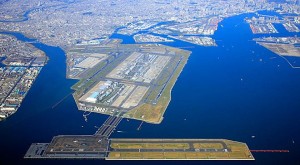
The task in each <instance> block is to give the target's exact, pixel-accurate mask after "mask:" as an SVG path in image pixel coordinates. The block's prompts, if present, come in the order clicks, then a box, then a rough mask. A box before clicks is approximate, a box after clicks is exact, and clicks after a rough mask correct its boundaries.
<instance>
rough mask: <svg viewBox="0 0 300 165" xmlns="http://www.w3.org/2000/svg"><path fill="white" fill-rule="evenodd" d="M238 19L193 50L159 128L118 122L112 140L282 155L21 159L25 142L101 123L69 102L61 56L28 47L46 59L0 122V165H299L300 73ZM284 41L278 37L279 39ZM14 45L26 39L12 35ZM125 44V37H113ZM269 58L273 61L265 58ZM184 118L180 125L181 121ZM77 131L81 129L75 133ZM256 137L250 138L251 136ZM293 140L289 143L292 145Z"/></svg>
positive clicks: (89, 130) (89, 129)
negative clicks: (239, 146)
mask: <svg viewBox="0 0 300 165" xmlns="http://www.w3.org/2000/svg"><path fill="white" fill-rule="evenodd" d="M245 16H249V15H240V16H235V17H231V18H228V19H225V20H224V21H223V22H221V25H223V27H221V26H219V30H218V31H217V32H216V34H215V35H214V36H213V37H214V38H215V39H216V41H217V44H218V47H200V46H195V45H192V44H189V43H185V42H180V41H176V42H174V43H166V44H167V45H170V46H175V47H185V46H195V47H194V48H190V49H189V50H191V51H193V53H192V55H191V56H190V58H189V60H188V63H187V65H186V66H185V68H184V70H183V72H182V74H181V75H180V77H179V79H178V81H177V82H176V84H175V86H174V88H173V91H172V101H171V102H170V105H169V107H168V109H167V111H166V113H165V115H164V117H165V118H164V120H163V122H162V123H161V124H159V125H153V124H145V123H144V124H143V126H142V129H141V130H140V131H137V130H136V129H137V127H138V126H139V124H140V122H139V121H135V120H130V121H126V120H123V121H122V122H121V124H120V125H119V126H118V127H117V130H120V131H124V132H123V133H118V132H115V133H114V134H113V135H112V137H113V138H114V137H122V138H224V139H231V140H236V141H241V142H245V143H247V144H248V146H249V147H250V149H288V150H290V153H255V154H254V157H255V158H256V160H255V161H234V162H233V161H155V162H153V161H143V162H140V161H103V160H24V159H22V157H23V156H24V154H25V152H26V150H27V149H28V147H29V146H30V144H31V143H33V142H50V141H51V139H52V137H53V136H56V135H60V134H65V135H66V134H93V133H94V132H95V131H96V128H95V127H94V126H100V125H101V124H102V123H103V121H104V120H105V119H106V117H107V116H105V115H100V114H91V115H90V116H89V118H88V122H85V121H84V119H83V117H82V112H81V111H78V110H77V108H76V105H75V102H74V100H73V98H72V97H71V96H69V97H68V98H67V99H66V100H64V101H63V102H62V103H61V104H59V105H58V106H57V107H56V108H55V109H52V108H51V107H52V106H53V105H54V104H55V103H56V102H58V101H59V100H61V99H62V98H63V97H65V96H66V95H68V94H69V93H70V92H72V91H71V89H70V87H71V86H72V84H74V83H75V82H76V81H75V80H67V79H66V78H65V76H66V75H65V54H64V52H63V51H62V50H61V49H60V48H57V47H50V46H46V45H44V44H41V43H36V44H34V45H35V46H36V47H38V48H40V49H41V50H43V51H45V52H46V54H47V55H48V56H49V58H50V60H49V62H48V64H47V65H46V66H45V67H44V68H43V69H42V71H41V73H40V75H39V76H38V78H37V80H36V82H35V83H34V85H33V87H32V88H31V89H30V91H29V93H28V95H27V96H26V98H25V99H24V101H23V103H22V106H21V107H20V108H19V110H18V111H17V113H16V114H14V115H12V116H11V117H9V118H8V119H7V120H5V121H3V122H1V123H0V132H1V136H0V164H1V165H2V164H54V163H56V164H72V165H74V164H122V165H124V164H130V165H134V164H141V163H143V164H153V163H157V164H163V163H164V164H166V163H168V164H171V163H172V164H210V165H220V164H222V165H223V164H230V165H231V164H234V165H235V164H251V165H266V164H272V165H276V164H278V165H279V164H280V165H281V164H289V165H293V164H300V161H299V159H298V157H299V155H300V150H299V149H300V146H299V144H300V135H299V134H298V132H300V128H299V124H298V123H299V118H300V111H299V108H300V102H299V100H300V96H299V93H300V83H299V82H300V76H299V75H300V70H299V69H298V70H297V69H292V68H291V67H290V66H289V65H288V64H287V63H286V62H285V61H284V60H283V59H282V58H279V57H278V56H277V55H276V54H274V53H272V52H270V51H268V50H267V49H265V48H263V47H261V46H259V45H257V44H256V43H255V42H253V41H252V38H253V37H259V36H260V35H253V34H251V31H250V28H249V26H248V25H247V24H246V23H244V21H243V18H244V17H245ZM283 34H284V35H291V36H293V34H290V33H288V32H286V31H281V35H283ZM14 35H15V36H17V37H18V38H19V39H21V40H25V41H26V40H28V39H27V38H25V37H24V36H22V35H20V34H14ZM112 37H119V38H122V39H123V40H124V43H133V42H134V41H133V40H132V37H125V36H122V35H117V34H115V35H113V36H112ZM272 57H276V58H272ZM185 119H186V120H185ZM82 126H83V127H82ZM253 135H254V136H256V137H255V138H251V136H253ZM293 141H294V142H295V143H293Z"/></svg>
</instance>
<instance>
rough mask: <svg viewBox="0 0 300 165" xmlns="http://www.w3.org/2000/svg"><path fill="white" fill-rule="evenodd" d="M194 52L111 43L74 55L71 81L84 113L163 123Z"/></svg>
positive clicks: (70, 53) (78, 48) (71, 56)
mask: <svg viewBox="0 0 300 165" xmlns="http://www.w3.org/2000/svg"><path fill="white" fill-rule="evenodd" d="M190 54H191V52H189V51H186V50H182V49H178V48H174V47H168V46H164V45H160V44H126V45H125V44H121V41H120V40H116V39H106V40H102V41H99V44H87V45H86V44H85V45H82V44H78V45H76V46H74V48H73V49H70V50H69V51H68V55H67V56H68V62H67V63H68V70H67V73H68V77H70V78H74V79H80V81H79V82H78V83H76V84H75V85H74V86H73V87H72V89H74V90H75V91H76V92H75V93H74V94H73V96H74V99H75V101H76V104H77V107H78V109H79V110H83V111H89V112H96V113H102V114H107V115H113V116H122V117H125V118H132V119H137V120H142V121H146V122H149V123H156V124H158V123H160V122H161V121H162V119H163V114H164V112H165V111H166V109H167V106H168V104H169V102H170V100H171V90H172V88H173V86H174V84H175V82H176V80H177V78H178V76H179V74H180V73H181V71H182V69H183V68H184V65H185V64H186V63H187V60H188V57H189V55H190Z"/></svg>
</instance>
